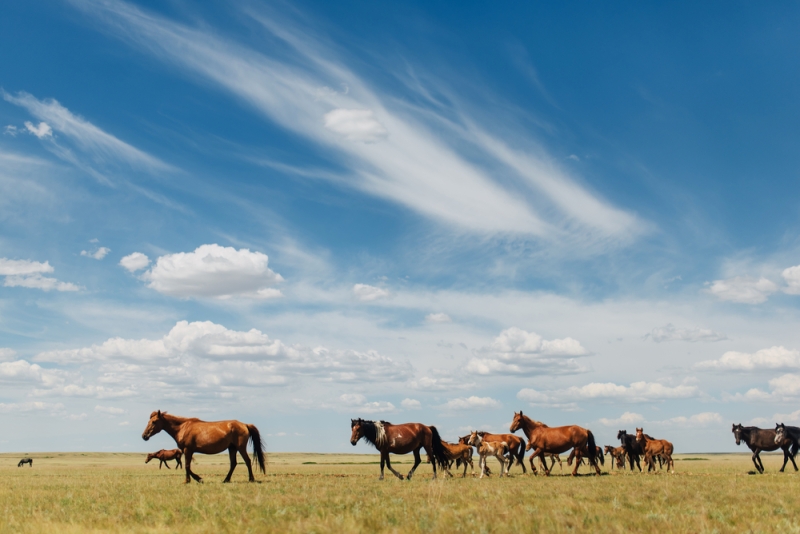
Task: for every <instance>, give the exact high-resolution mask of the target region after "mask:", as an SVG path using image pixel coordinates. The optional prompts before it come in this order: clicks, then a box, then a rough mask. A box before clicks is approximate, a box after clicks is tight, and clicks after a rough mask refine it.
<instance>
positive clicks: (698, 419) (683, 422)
mask: <svg viewBox="0 0 800 534" xmlns="http://www.w3.org/2000/svg"><path fill="white" fill-rule="evenodd" d="M721 422H722V416H721V415H720V414H718V413H716V412H703V413H698V414H695V415H692V416H690V417H684V416H679V417H672V418H671V419H667V420H665V421H660V423H661V424H669V425H678V426H706V425H710V424H713V423H721Z"/></svg>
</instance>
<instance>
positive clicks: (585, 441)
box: [510, 411, 600, 476]
mask: <svg viewBox="0 0 800 534" xmlns="http://www.w3.org/2000/svg"><path fill="white" fill-rule="evenodd" d="M519 429H522V431H523V432H524V433H525V436H526V437H527V438H528V447H527V448H528V449H534V451H533V454H531V457H530V458H531V464H532V463H533V458H534V457H536V456H538V457H539V458H543V456H544V454H545V453H552V454H561V453H562V452H567V451H568V450H570V449H574V448H577V449H578V450H579V451H580V449H582V448H584V447H586V448H587V457H588V458H589V465H591V466H593V467H594V468H595V473H596V474H597V475H599V474H600V468H599V467H598V466H597V461H596V459H597V444H596V443H595V441H594V434H592V432H591V430H587V429H585V428H582V427H579V426H577V425H571V426H560V427H555V428H550V427H548V426H547V425H545V424H544V423H541V422H539V421H534V420H533V419H531V418H530V417H528V416H526V415H523V414H522V412H521V411H520V412H519V413H516V412H514V420H513V421H511V427H510V430H511V432H516V431H517V430H519ZM579 466H580V462H575V468H574V469H573V470H572V476H577V474H578V467H579ZM544 473H545V475H547V476H550V470H549V469H547V468H545V471H544Z"/></svg>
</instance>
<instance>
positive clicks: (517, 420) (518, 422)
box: [509, 410, 522, 432]
mask: <svg viewBox="0 0 800 534" xmlns="http://www.w3.org/2000/svg"><path fill="white" fill-rule="evenodd" d="M520 428H522V410H520V411H519V413H517V412H514V419H513V420H512V421H511V426H510V427H509V430H510V431H511V432H516V431H517V430H519V429H520Z"/></svg>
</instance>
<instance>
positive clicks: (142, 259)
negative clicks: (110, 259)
mask: <svg viewBox="0 0 800 534" xmlns="http://www.w3.org/2000/svg"><path fill="white" fill-rule="evenodd" d="M119 264H120V265H122V266H123V267H124V268H126V269H127V270H128V271H129V272H132V273H133V272H136V271H139V270H141V269H144V268H146V267H147V266H148V265H150V258H148V257H147V256H145V255H144V254H142V253H141V252H134V253H133V254H128V255H127V256H125V257H124V258H122V259H121V260H119Z"/></svg>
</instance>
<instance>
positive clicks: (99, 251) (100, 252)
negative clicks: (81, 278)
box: [81, 247, 111, 260]
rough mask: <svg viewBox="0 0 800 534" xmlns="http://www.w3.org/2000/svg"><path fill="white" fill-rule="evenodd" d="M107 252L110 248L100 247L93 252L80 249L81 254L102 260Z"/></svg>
mask: <svg viewBox="0 0 800 534" xmlns="http://www.w3.org/2000/svg"><path fill="white" fill-rule="evenodd" d="M109 252H111V249H110V248H107V247H100V248H98V249H97V250H95V251H94V252H89V251H88V250H81V256H87V257H89V258H94V259H96V260H102V259H103V258H105V257H106V256H107V255H108V253H109Z"/></svg>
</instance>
